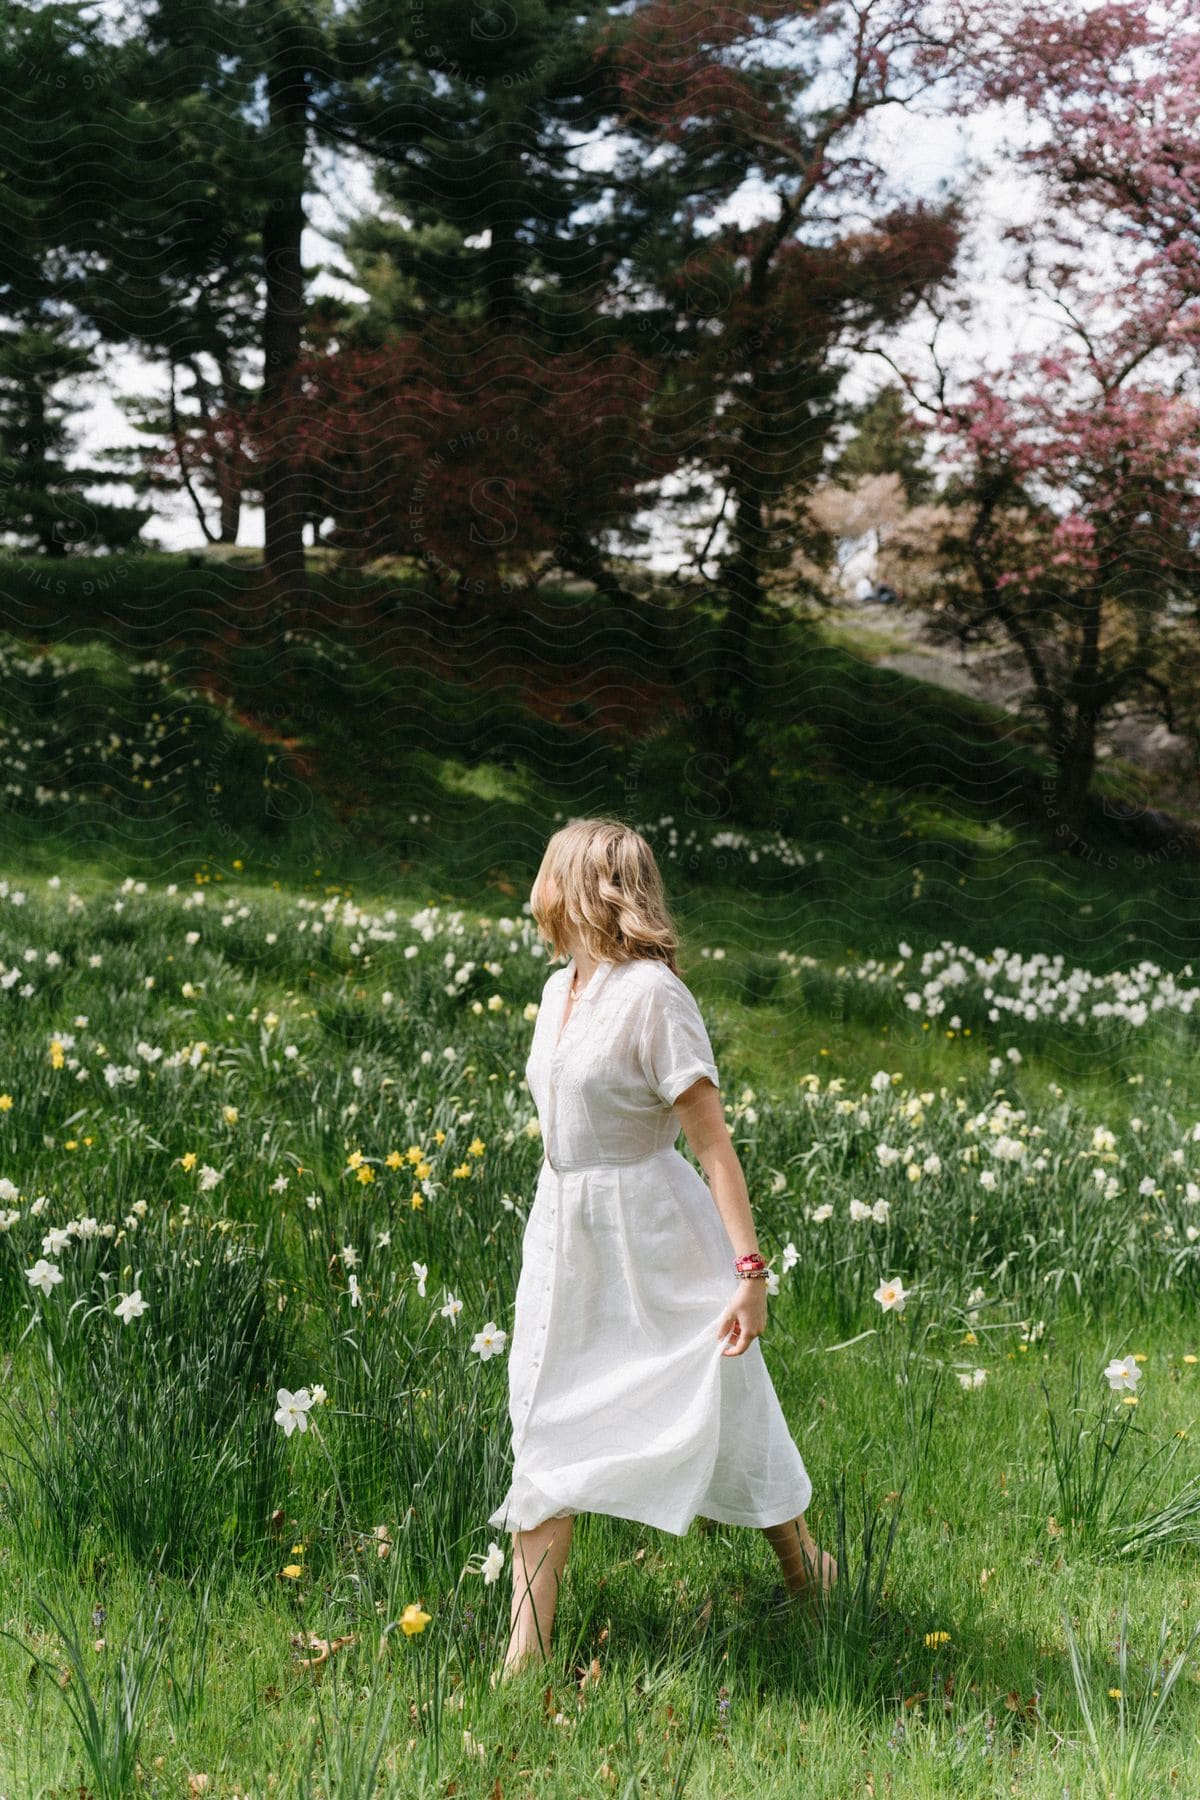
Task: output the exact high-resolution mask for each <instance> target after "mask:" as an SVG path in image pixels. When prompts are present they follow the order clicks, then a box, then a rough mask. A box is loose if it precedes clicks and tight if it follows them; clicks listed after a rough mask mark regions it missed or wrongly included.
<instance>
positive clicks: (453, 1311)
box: [439, 1288, 463, 1325]
mask: <svg viewBox="0 0 1200 1800" xmlns="http://www.w3.org/2000/svg"><path fill="white" fill-rule="evenodd" d="M462 1309H463V1303H462V1301H461V1300H456V1299H455V1297H454V1295H453V1294H452V1293H451V1292H450V1290H449V1288H447V1289H446V1304H445V1306H443V1307H440V1308H439V1311H440V1312H441V1315H442V1317H443V1319H449V1321H450V1323H451V1324H452V1325H457V1324H458V1315H459V1313H460V1312H461V1311H462Z"/></svg>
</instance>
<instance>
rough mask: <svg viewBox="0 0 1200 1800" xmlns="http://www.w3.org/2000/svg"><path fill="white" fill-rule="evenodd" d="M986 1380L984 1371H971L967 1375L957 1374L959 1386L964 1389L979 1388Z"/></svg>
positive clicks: (961, 1372) (985, 1371) (963, 1373)
mask: <svg viewBox="0 0 1200 1800" xmlns="http://www.w3.org/2000/svg"><path fill="white" fill-rule="evenodd" d="M986 1380H987V1370H986V1369H973V1370H972V1371H971V1372H970V1373H969V1374H967V1373H965V1372H963V1371H960V1372H959V1377H958V1381H959V1386H960V1387H965V1388H981V1387H982V1386H983V1384H984V1382H985V1381H986Z"/></svg>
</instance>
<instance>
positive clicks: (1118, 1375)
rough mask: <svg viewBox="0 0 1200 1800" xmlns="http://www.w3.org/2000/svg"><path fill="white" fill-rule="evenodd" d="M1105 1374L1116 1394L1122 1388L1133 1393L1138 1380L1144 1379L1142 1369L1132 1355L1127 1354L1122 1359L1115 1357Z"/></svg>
mask: <svg viewBox="0 0 1200 1800" xmlns="http://www.w3.org/2000/svg"><path fill="white" fill-rule="evenodd" d="M1104 1374H1105V1378H1106V1380H1107V1382H1108V1385H1109V1387H1110V1388H1111V1389H1112V1390H1113V1392H1114V1394H1116V1393H1120V1391H1121V1389H1122V1388H1126V1389H1128V1391H1129V1392H1130V1393H1132V1392H1133V1390H1134V1388H1135V1387H1136V1386H1137V1384H1138V1382H1139V1381H1140V1380H1141V1379H1142V1371H1141V1370H1140V1369H1139V1368H1138V1366H1137V1364H1136V1362H1134V1360H1133V1358H1132V1356H1125V1357H1121V1358H1120V1359H1118V1358H1116V1357H1114V1358H1113V1360H1112V1362H1110V1363H1109V1365H1108V1367H1107V1368H1106V1369H1105V1371H1104Z"/></svg>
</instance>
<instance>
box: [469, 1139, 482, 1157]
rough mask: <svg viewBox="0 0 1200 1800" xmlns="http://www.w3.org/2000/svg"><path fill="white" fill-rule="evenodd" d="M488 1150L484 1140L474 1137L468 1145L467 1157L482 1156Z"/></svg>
mask: <svg viewBox="0 0 1200 1800" xmlns="http://www.w3.org/2000/svg"><path fill="white" fill-rule="evenodd" d="M486 1148H487V1145H486V1144H485V1143H484V1141H483V1139H482V1138H479V1137H474V1138H472V1139H471V1141H470V1143H469V1144H468V1145H467V1155H468V1156H482V1155H483V1153H484V1151H485V1150H486Z"/></svg>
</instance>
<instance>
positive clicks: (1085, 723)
mask: <svg viewBox="0 0 1200 1800" xmlns="http://www.w3.org/2000/svg"><path fill="white" fill-rule="evenodd" d="M1080 605H1081V607H1082V617H1081V619H1080V626H1079V650H1078V655H1077V656H1076V660H1075V667H1074V669H1073V670H1072V672H1071V679H1070V686H1069V692H1068V704H1067V706H1066V707H1064V708H1063V712H1062V726H1061V728H1060V735H1059V738H1058V740H1057V742H1056V743H1055V746H1054V749H1055V766H1056V770H1057V774H1058V781H1059V796H1058V802H1059V803H1058V810H1059V811H1060V812H1061V814H1062V822H1063V824H1064V826H1065V827H1066V829H1065V830H1064V831H1062V832H1060V833H1057V834H1056V835H1057V836H1058V838H1059V841H1060V844H1061V847H1062V848H1063V849H1066V850H1070V849H1078V848H1080V846H1081V843H1082V840H1083V839H1084V837H1085V835H1086V826H1087V812H1088V795H1089V793H1090V792H1091V786H1092V777H1093V775H1094V774H1095V772H1096V731H1097V727H1098V725H1099V722H1100V707H1099V697H1100V629H1101V622H1102V614H1103V600H1102V595H1101V592H1100V590H1099V588H1093V590H1092V591H1091V593H1089V594H1088V595H1087V596H1086V597H1085V598H1083V599H1082V600H1081V601H1080Z"/></svg>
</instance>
